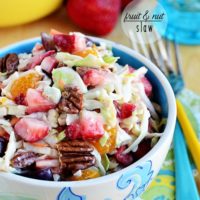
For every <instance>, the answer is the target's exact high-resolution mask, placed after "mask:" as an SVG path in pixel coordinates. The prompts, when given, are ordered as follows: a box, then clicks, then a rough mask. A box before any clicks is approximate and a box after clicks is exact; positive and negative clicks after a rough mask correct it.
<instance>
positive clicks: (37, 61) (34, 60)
mask: <svg viewBox="0 0 200 200" xmlns="http://www.w3.org/2000/svg"><path fill="white" fill-rule="evenodd" d="M54 53H55V51H54V50H51V51H47V52H45V53H42V54H38V55H35V56H33V57H32V58H31V59H30V61H29V63H28V65H27V68H28V69H32V68H34V67H35V66H36V65H40V64H41V62H42V61H43V59H44V58H45V57H47V56H51V55H53V54H54Z"/></svg>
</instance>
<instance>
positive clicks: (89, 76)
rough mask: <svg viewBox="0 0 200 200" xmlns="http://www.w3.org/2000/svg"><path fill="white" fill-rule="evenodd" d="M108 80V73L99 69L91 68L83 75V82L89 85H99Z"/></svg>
mask: <svg viewBox="0 0 200 200" xmlns="http://www.w3.org/2000/svg"><path fill="white" fill-rule="evenodd" d="M105 80H106V74H105V72H103V71H101V70H97V69H89V70H88V71H87V72H86V73H85V74H84V75H83V82H84V83H85V84H86V85H87V86H97V85H100V84H102V83H104V82H105Z"/></svg>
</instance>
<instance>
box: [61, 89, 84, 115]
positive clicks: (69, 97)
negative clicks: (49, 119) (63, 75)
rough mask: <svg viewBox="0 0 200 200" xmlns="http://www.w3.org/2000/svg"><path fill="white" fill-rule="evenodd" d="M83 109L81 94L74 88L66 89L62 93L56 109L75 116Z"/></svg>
mask: <svg viewBox="0 0 200 200" xmlns="http://www.w3.org/2000/svg"><path fill="white" fill-rule="evenodd" d="M82 107H83V94H82V93H81V91H80V90H79V89H78V88H76V87H73V88H72V87H66V88H65V90H64V91H63V92H62V97H61V100H60V103H59V104H58V109H59V110H60V111H61V112H65V113H68V114H77V113H79V112H80V110H81V109H82Z"/></svg>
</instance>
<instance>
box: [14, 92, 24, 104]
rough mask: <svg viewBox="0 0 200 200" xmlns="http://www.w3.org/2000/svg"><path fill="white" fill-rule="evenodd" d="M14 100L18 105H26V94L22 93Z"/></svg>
mask: <svg viewBox="0 0 200 200" xmlns="http://www.w3.org/2000/svg"><path fill="white" fill-rule="evenodd" d="M14 101H15V103H16V104H18V105H26V101H25V95H24V94H22V93H21V94H20V95H19V96H17V97H15V99H14Z"/></svg>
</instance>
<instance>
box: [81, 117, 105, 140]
mask: <svg viewBox="0 0 200 200" xmlns="http://www.w3.org/2000/svg"><path fill="white" fill-rule="evenodd" d="M81 128H82V138H83V139H84V140H94V139H99V138H101V137H102V136H103V134H104V128H103V123H102V121H98V120H95V119H82V120H81Z"/></svg>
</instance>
